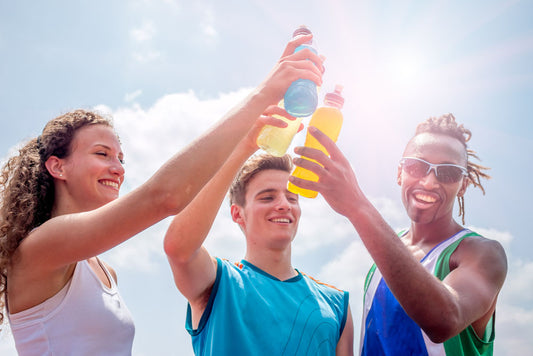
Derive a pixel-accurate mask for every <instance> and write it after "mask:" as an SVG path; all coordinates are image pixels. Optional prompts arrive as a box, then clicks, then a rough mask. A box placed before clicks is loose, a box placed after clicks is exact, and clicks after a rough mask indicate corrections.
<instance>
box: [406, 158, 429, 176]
mask: <svg viewBox="0 0 533 356" xmlns="http://www.w3.org/2000/svg"><path fill="white" fill-rule="evenodd" d="M402 167H403V169H404V170H405V171H406V172H407V173H408V174H409V175H410V176H411V177H414V178H422V177H425V176H426V174H427V173H428V169H429V166H428V165H427V164H426V163H424V162H422V161H418V160H416V159H408V158H406V159H404V160H403V163H402Z"/></svg>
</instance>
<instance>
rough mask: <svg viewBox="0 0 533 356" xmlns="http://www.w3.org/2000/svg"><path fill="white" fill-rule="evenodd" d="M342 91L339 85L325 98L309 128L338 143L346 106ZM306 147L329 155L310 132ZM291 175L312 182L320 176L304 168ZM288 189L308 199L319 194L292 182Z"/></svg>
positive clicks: (295, 170)
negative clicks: (315, 129)
mask: <svg viewBox="0 0 533 356" xmlns="http://www.w3.org/2000/svg"><path fill="white" fill-rule="evenodd" d="M342 89H343V87H342V86H341V85H338V84H337V85H336V86H335V91H334V92H333V93H327V94H326V96H325V97H324V106H321V107H319V108H318V109H316V111H315V112H314V114H313V116H312V117H311V120H310V121H309V126H313V127H316V128H317V129H319V130H320V131H322V132H323V133H324V134H326V135H327V136H328V137H329V138H331V139H332V140H333V141H334V142H337V138H338V137H339V133H340V131H341V127H342V121H343V117H342V113H341V109H342V106H343V104H344V98H343V97H342V96H341V91H342ZM305 146H306V147H311V148H317V149H319V150H321V151H322V152H324V153H325V154H327V155H329V154H328V152H327V150H326V149H325V148H324V146H322V145H321V144H320V143H319V142H318V141H317V139H316V138H314V137H313V136H311V135H310V134H309V132H308V133H307V136H306V138H305ZM302 158H303V159H307V160H310V161H313V162H315V163H318V162H316V161H315V160H312V159H309V158H306V157H302ZM291 175H292V176H293V177H297V178H302V179H305V180H309V181H312V182H318V176H317V175H316V174H315V173H313V172H311V171H310V170H307V169H305V168H302V167H296V168H295V169H294V171H293V172H292V174H291ZM287 189H288V190H289V191H290V192H292V193H296V194H299V195H301V196H303V197H306V198H315V197H316V196H317V194H318V193H317V192H315V191H313V190H309V189H304V188H300V187H298V186H296V185H294V184H293V183H291V182H289V183H288V185H287Z"/></svg>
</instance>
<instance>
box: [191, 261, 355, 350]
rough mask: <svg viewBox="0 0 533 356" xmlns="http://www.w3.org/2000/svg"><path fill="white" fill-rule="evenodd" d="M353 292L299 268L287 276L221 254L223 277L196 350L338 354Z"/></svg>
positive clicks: (195, 337) (196, 336) (195, 336)
mask: <svg viewBox="0 0 533 356" xmlns="http://www.w3.org/2000/svg"><path fill="white" fill-rule="evenodd" d="M347 310H348V292H344V291H341V290H338V289H336V288H334V287H332V286H328V285H326V284H323V283H320V282H318V281H316V280H314V279H313V278H311V277H309V276H307V275H305V274H303V273H301V272H299V271H298V275H297V276H295V277H293V278H291V279H289V280H286V281H281V280H279V279H277V278H276V277H274V276H272V275H270V274H268V273H266V272H264V271H262V270H260V269H259V268H257V267H255V266H254V265H252V264H250V263H248V262H247V261H244V260H243V261H241V263H238V264H232V263H230V262H229V261H227V260H221V259H217V277H216V280H215V283H214V286H213V290H212V292H211V295H210V297H209V301H208V305H207V307H206V309H205V311H204V314H203V315H202V318H201V319H200V323H199V325H198V329H193V328H192V322H191V310H190V306H189V307H188V310H187V319H186V329H187V331H188V332H189V334H190V335H191V337H192V344H193V349H194V352H195V354H196V355H198V356H199V355H266V356H278V355H291V356H292V355H302V356H303V355H306V356H307V355H332V356H333V355H335V348H336V346H337V343H338V341H339V338H340V336H341V334H342V331H343V329H344V325H345V323H346V317H347Z"/></svg>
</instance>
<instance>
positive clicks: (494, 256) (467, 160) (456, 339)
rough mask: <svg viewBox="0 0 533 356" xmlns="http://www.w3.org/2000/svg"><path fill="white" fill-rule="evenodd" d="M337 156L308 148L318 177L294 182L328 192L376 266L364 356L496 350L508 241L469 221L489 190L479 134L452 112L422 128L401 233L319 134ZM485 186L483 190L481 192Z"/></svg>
mask: <svg viewBox="0 0 533 356" xmlns="http://www.w3.org/2000/svg"><path fill="white" fill-rule="evenodd" d="M311 132H312V134H313V135H314V136H315V137H316V138H317V139H318V140H319V141H320V142H321V143H322V144H323V145H324V146H325V147H326V149H327V151H328V152H329V154H330V157H331V158H330V157H328V156H326V155H324V154H322V153H321V152H319V151H317V150H313V149H308V148H303V147H300V148H296V150H295V151H296V153H298V154H301V155H302V156H306V157H309V158H312V159H315V160H316V161H318V162H319V163H320V164H321V165H322V166H323V167H324V168H322V167H320V166H318V165H313V164H311V163H309V161H307V160H302V159H295V161H294V163H295V164H296V165H301V166H302V167H303V168H307V169H310V170H313V171H314V172H315V173H316V174H318V176H319V182H318V183H313V182H306V181H302V180H299V179H293V178H292V177H291V181H293V183H295V184H296V185H299V186H301V187H302V188H306V189H312V190H316V191H318V192H320V193H321V194H322V195H323V196H324V198H325V199H326V200H327V201H328V203H329V204H330V205H331V206H332V208H333V209H334V210H335V211H337V212H338V213H340V214H342V215H344V216H346V217H347V218H348V219H349V220H350V222H351V223H352V224H353V226H354V227H355V229H356V230H357V232H358V234H359V236H360V238H361V240H362V241H363V243H364V245H365V247H366V248H367V250H368V252H369V253H370V255H371V256H372V258H373V260H374V262H375V265H374V266H373V267H372V268H371V270H370V272H369V274H368V276H367V279H366V283H365V300H364V304H365V305H364V311H363V314H364V315H363V325H362V328H363V330H362V335H361V345H360V351H361V354H362V355H371V356H379V355H447V356H450V355H454V356H455V355H483V356H485V355H492V354H493V342H494V335H495V332H494V328H493V326H494V316H495V310H496V300H497V297H498V294H499V292H500V289H501V288H502V285H503V283H504V280H505V276H506V273H507V258H506V255H505V252H504V250H503V248H502V246H501V245H500V244H499V243H498V242H497V241H493V240H489V239H486V238H483V237H481V236H479V235H478V234H476V233H474V232H472V231H469V230H467V229H465V228H464V227H463V226H462V225H460V224H459V223H457V222H456V221H455V220H454V218H453V216H452V215H453V207H454V201H455V199H457V200H458V202H459V214H460V215H461V216H462V218H463V222H462V223H463V225H464V200H463V199H464V198H463V197H464V194H465V191H466V189H467V187H468V186H469V185H470V184H472V185H474V187H479V188H481V189H482V190H483V187H482V185H481V183H480V178H489V176H488V175H486V174H485V173H484V172H483V170H485V169H486V168H485V167H482V166H480V165H477V164H475V163H473V162H472V161H471V159H472V158H477V157H476V156H475V152H474V151H472V150H470V149H468V148H467V141H468V140H469V139H470V136H471V132H470V131H469V130H467V129H465V128H464V127H463V126H462V125H458V124H457V123H456V121H455V118H454V117H453V115H451V114H447V115H443V116H441V117H438V118H430V119H428V120H426V121H425V122H423V123H421V124H420V125H418V127H417V130H416V132H415V135H414V137H413V138H412V139H411V140H410V141H409V143H408V144H407V146H406V148H405V150H404V153H403V157H402V158H401V160H400V164H399V166H398V177H397V179H398V185H399V186H400V187H401V196H402V201H403V204H404V206H405V209H406V212H407V215H408V216H409V218H410V220H411V226H410V228H409V230H407V231H406V232H403V233H402V234H400V238H398V236H397V235H396V233H395V232H394V231H393V229H392V228H391V227H390V226H389V225H388V224H387V223H386V222H385V221H384V219H383V218H382V217H381V215H380V214H379V212H378V211H377V210H376V209H375V208H374V207H373V206H372V204H371V203H370V202H369V201H368V199H367V198H366V197H365V195H364V194H363V192H362V190H361V188H360V187H359V185H358V183H357V179H356V176H355V174H354V172H353V170H352V168H351V166H350V164H349V162H348V161H347V160H346V158H345V157H344V156H343V154H342V153H341V152H340V151H339V149H338V147H337V146H336V145H335V144H334V143H333V142H332V141H331V140H329V139H328V138H327V137H326V136H325V135H324V134H322V133H321V132H319V131H317V130H315V131H313V130H311ZM483 191H484V190H483Z"/></svg>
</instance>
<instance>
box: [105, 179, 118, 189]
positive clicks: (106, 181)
mask: <svg viewBox="0 0 533 356" xmlns="http://www.w3.org/2000/svg"><path fill="white" fill-rule="evenodd" d="M102 184H103V185H107V186H108V187H113V188H117V189H118V183H117V182H112V181H109V180H104V181H102Z"/></svg>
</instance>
